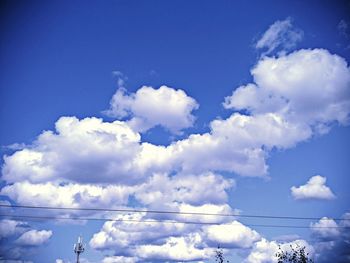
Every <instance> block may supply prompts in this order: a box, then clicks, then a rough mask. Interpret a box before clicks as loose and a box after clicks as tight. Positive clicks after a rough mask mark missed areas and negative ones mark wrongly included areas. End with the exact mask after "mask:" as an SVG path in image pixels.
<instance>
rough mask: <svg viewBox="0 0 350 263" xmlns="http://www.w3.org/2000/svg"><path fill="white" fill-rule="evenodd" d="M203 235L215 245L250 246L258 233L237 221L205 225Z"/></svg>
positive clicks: (257, 236)
mask: <svg viewBox="0 0 350 263" xmlns="http://www.w3.org/2000/svg"><path fill="white" fill-rule="evenodd" d="M204 231H205V235H206V236H207V238H208V240H209V242H212V244H213V246H214V247H215V245H216V244H219V245H220V247H224V248H226V247H228V248H250V247H251V246H252V245H253V243H254V242H256V241H258V240H259V239H260V235H259V234H258V233H257V232H256V231H254V230H252V229H250V228H249V227H246V226H245V225H243V224H242V223H240V222H238V221H232V222H230V223H227V224H221V225H213V226H208V227H205V230H204Z"/></svg>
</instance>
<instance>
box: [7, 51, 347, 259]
mask: <svg viewBox="0 0 350 263" xmlns="http://www.w3.org/2000/svg"><path fill="white" fill-rule="evenodd" d="M266 47H267V46H266ZM252 75H253V78H254V83H250V84H247V85H246V86H242V87H239V88H238V89H236V90H235V91H234V92H233V94H232V96H229V97H227V98H226V100H225V103H224V107H225V108H227V109H233V110H239V111H240V113H238V112H235V113H233V114H232V115H231V116H229V117H228V118H226V119H216V120H213V121H212V122H211V123H210V125H209V130H208V131H207V132H205V133H202V134H191V135H189V136H188V137H187V138H184V139H182V140H177V141H174V142H173V143H171V144H170V145H154V144H151V143H148V142H142V141H141V136H140V134H139V132H141V131H144V130H147V129H149V128H151V127H154V126H156V125H161V126H163V127H165V128H166V129H168V130H170V131H172V132H180V131H181V130H182V129H184V128H187V127H190V126H191V125H192V124H193V120H194V118H193V116H192V114H191V113H192V111H193V110H194V109H196V108H197V107H198V106H197V103H196V102H195V100H194V99H192V98H190V97H189V96H187V95H186V94H185V93H184V92H183V91H181V90H174V89H171V88H168V87H161V88H160V89H153V88H150V87H142V88H141V89H139V90H138V91H136V92H135V93H134V94H127V93H126V92H125V91H124V90H123V89H119V90H118V91H117V92H116V94H115V95H114V97H113V99H112V101H111V108H110V110H109V114H110V115H113V116H115V117H118V118H127V120H126V121H114V122H106V121H103V120H102V119H97V118H85V119H81V120H79V119H77V118H75V117H62V118H60V119H59V120H58V121H57V122H56V130H55V131H44V132H43V133H42V134H41V135H39V136H38V138H37V140H36V141H34V142H33V143H32V144H31V145H25V146H23V148H20V149H18V150H17V151H15V152H14V153H13V154H11V155H8V156H5V157H4V165H3V168H2V174H3V176H2V179H3V180H4V181H5V184H6V185H5V186H4V187H3V188H2V189H1V194H2V195H5V196H7V197H10V198H11V199H12V200H13V201H15V202H16V203H18V204H29V203H30V204H34V205H50V206H55V207H64V206H69V207H76V208H79V207H102V208H103V207H110V208H119V207H125V206H127V205H129V204H132V205H133V206H137V207H141V208H140V209H142V208H144V209H154V210H160V209H162V210H171V211H175V212H187V211H191V212H193V211H195V212H199V213H200V212H209V213H226V214H228V213H234V212H236V211H235V210H234V209H232V208H231V207H230V206H229V205H228V204H227V202H228V196H227V190H228V189H231V188H232V187H234V185H235V182H234V180H229V179H226V178H224V177H223V176H220V175H218V173H219V172H221V171H223V172H230V173H236V174H239V175H242V176H266V175H267V174H268V166H267V164H266V160H267V157H268V155H269V151H270V150H271V149H274V148H279V149H287V148H290V147H294V146H295V145H296V144H297V143H299V142H302V141H305V140H308V139H309V138H311V137H312V136H313V135H315V134H323V133H325V132H327V131H328V130H329V129H330V127H331V125H332V124H334V123H339V124H341V125H346V124H347V123H348V119H349V112H350V95H349V87H350V86H349V83H350V74H349V68H348V66H347V64H346V62H345V60H344V59H343V58H341V57H339V56H337V55H332V54H330V53H329V52H328V51H326V50H322V49H314V50H300V51H297V52H294V53H291V54H289V55H281V56H279V57H278V58H267V57H265V58H263V59H261V60H260V61H259V62H258V63H257V65H256V66H255V67H254V69H253V70H252ZM122 84H123V83H120V85H122ZM242 112H244V113H245V114H243V113H242ZM257 131H259V132H257ZM321 178H322V177H321ZM319 179H320V178H318V179H317V180H316V179H315V180H316V183H315V181H313V183H312V182H311V183H310V184H311V186H312V187H316V188H317V187H318V188H317V191H315V190H312V191H311V192H313V193H315V192H317V194H318V196H319V195H320V191H319V189H323V190H322V191H321V192H322V194H323V197H324V196H328V198H329V197H330V196H331V197H334V194H333V193H332V192H331V191H330V189H329V188H327V186H325V185H324V183H325V182H323V183H322V180H319ZM309 182H310V181H309ZM310 184H307V185H306V186H301V187H299V188H295V191H296V192H298V191H299V192H302V193H303V195H304V196H306V195H307V194H305V193H304V192H307V191H305V189H306V188H307V187H308V186H310ZM315 185H316V186H315ZM312 187H311V188H312ZM292 191H293V190H292ZM322 194H321V195H322ZM309 196H310V195H309ZM314 196H315V194H314ZM65 213H67V215H68V216H69V215H72V214H74V213H76V214H79V215H82V214H83V213H81V212H74V213H73V212H72V213H71V212H69V213H68V212H65ZM108 217H110V216H108ZM115 218H116V219H120V220H123V221H119V222H106V223H105V224H104V225H103V227H102V228H101V230H100V231H99V232H98V233H96V234H95V235H94V236H93V238H92V239H91V240H90V246H91V247H92V248H95V249H98V250H109V252H110V250H112V251H113V252H114V255H118V256H111V257H106V258H105V259H104V260H105V261H106V262H108V260H109V261H110V262H118V260H119V261H121V260H122V261H123V262H125V261H127V260H129V261H131V262H134V261H135V262H136V261H137V260H138V261H153V260H160V261H163V262H164V261H167V260H173V261H198V260H206V259H207V258H208V257H210V256H212V252H213V248H214V247H216V245H217V243H221V244H222V246H225V247H234V248H243V249H246V248H249V247H251V246H253V251H252V253H251V255H250V256H249V257H248V259H247V260H248V261H247V262H263V260H265V259H266V260H267V261H268V260H271V255H272V253H274V251H275V250H274V249H275V248H276V246H278V243H277V242H275V241H271V242H269V241H266V240H264V239H262V240H260V241H258V242H256V241H257V240H258V239H259V238H260V237H259V234H258V233H257V232H255V231H254V230H251V229H249V228H248V227H246V226H244V225H242V224H241V223H239V222H237V221H234V219H232V218H228V217H219V216H210V217H208V216H197V215H180V214H178V215H164V214H163V215H162V214H151V213H139V214H132V215H115ZM152 219H154V220H159V219H162V220H179V221H183V222H184V221H191V222H205V223H214V222H216V223H218V225H216V226H202V225H195V224H192V225H191V224H186V225H185V224H181V223H180V224H169V223H157V224H155V223H142V224H140V223H136V222H132V221H135V220H136V221H137V220H152ZM43 231H45V230H43ZM34 232H35V231H34ZM34 232H33V233H34ZM39 232H40V231H36V232H35V233H36V234H37V233H39ZM43 233H44V232H43ZM217 233H222V234H220V235H218V234H217ZM47 234H48V233H47ZM23 235H24V234H23ZM33 235H34V234H33ZM26 236H28V237H27V238H25V237H26ZM21 239H22V244H25V242H24V241H23V240H25V239H27V240H30V234H26V235H24V237H20V238H19V239H18V240H21ZM35 240H39V238H38V239H35V238H32V242H31V243H32V244H33V243H35V242H38V243H40V242H41V241H40V240H39V241H35ZM18 242H21V241H18ZM254 242H255V244H254ZM214 243H215V244H214ZM120 252H123V254H121V253H120ZM120 256H123V258H120ZM249 260H250V261H249ZM259 260H260V261H259Z"/></svg>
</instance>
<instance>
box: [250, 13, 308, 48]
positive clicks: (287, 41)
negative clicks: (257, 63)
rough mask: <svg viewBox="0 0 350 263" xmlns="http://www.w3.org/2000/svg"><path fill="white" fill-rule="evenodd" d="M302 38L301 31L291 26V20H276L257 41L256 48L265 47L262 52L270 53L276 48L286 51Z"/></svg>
mask: <svg viewBox="0 0 350 263" xmlns="http://www.w3.org/2000/svg"><path fill="white" fill-rule="evenodd" d="M302 38H303V31H302V30H300V29H298V28H295V27H293V25H292V20H291V19H290V18H287V19H285V20H282V21H281V20H278V21H276V22H275V23H273V24H272V25H271V26H270V27H269V29H268V30H267V31H266V32H265V33H264V34H263V35H262V37H261V38H260V39H259V40H258V41H257V43H256V46H255V47H256V48H257V49H266V51H265V52H264V54H270V53H272V52H273V51H276V50H277V49H279V50H281V51H287V50H290V49H292V48H294V47H295V46H296V44H297V43H298V42H300V41H301V40H302Z"/></svg>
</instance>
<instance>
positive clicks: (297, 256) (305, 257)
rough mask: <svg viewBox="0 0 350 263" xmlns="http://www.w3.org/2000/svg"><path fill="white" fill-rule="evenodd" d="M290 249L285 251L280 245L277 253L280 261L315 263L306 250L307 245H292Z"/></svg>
mask: <svg viewBox="0 0 350 263" xmlns="http://www.w3.org/2000/svg"><path fill="white" fill-rule="evenodd" d="M290 248H291V250H290V251H283V250H282V249H281V247H279V251H278V252H277V253H276V257H277V259H278V261H277V262H278V263H288V262H289V263H314V261H313V260H312V259H311V258H309V253H306V252H305V247H300V246H299V245H298V244H297V245H296V246H295V247H293V246H292V245H290Z"/></svg>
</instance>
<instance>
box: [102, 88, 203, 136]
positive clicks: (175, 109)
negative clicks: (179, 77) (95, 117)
mask: <svg viewBox="0 0 350 263" xmlns="http://www.w3.org/2000/svg"><path fill="white" fill-rule="evenodd" d="M197 108H198V104H197V102H196V101H195V100H194V99H193V98H191V97H189V96H188V95H187V94H186V93H185V92H184V91H183V90H181V89H178V90H175V89H173V88H169V87H167V86H161V87H160V88H159V89H154V88H152V87H147V86H143V87H141V88H140V89H138V90H137V91H136V93H132V94H127V92H126V90H125V89H124V88H119V89H118V90H117V91H116V93H115V94H114V95H113V97H112V100H111V102H110V109H109V110H107V111H106V112H105V113H106V114H107V115H109V116H111V117H116V118H125V117H131V119H130V120H129V121H128V122H129V124H130V126H131V127H133V129H134V130H137V131H141V132H142V131H147V130H148V129H150V128H152V127H155V126H157V125H160V126H163V127H164V128H166V129H168V130H169V131H171V132H173V133H179V132H180V131H181V130H182V129H185V128H188V127H191V126H192V125H193V122H194V119H195V118H194V116H193V115H192V113H191V112H192V111H193V110H195V109H197Z"/></svg>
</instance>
